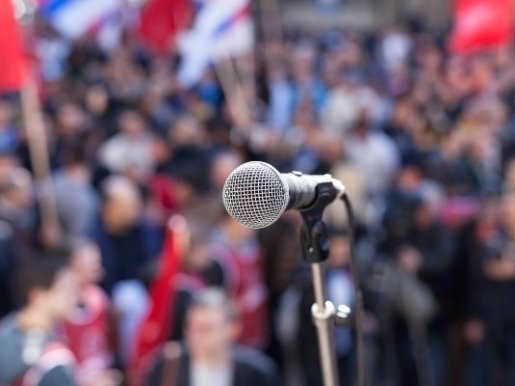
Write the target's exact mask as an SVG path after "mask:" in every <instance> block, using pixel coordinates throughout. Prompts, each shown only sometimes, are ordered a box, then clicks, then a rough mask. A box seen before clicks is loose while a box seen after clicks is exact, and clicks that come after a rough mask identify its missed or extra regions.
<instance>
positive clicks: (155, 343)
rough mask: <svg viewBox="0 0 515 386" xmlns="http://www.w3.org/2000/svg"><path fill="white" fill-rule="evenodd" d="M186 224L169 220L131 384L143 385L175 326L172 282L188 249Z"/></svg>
mask: <svg viewBox="0 0 515 386" xmlns="http://www.w3.org/2000/svg"><path fill="white" fill-rule="evenodd" d="M187 237H188V236H187V226H186V222H185V220H184V218H183V217H180V216H174V217H172V218H171V219H170V221H169V222H168V229H167V233H166V236H165V243H164V247H163V252H162V255H161V261H160V266H159V271H158V275H157V278H156V279H155V281H154V283H152V286H151V287H150V297H151V300H152V304H151V307H150V310H149V312H148V314H147V316H146V318H145V320H144V321H143V323H142V326H141V327H140V331H139V336H138V339H137V341H136V349H135V354H134V358H132V361H131V375H132V376H131V385H133V386H139V385H142V384H144V383H145V382H144V377H145V374H146V373H147V372H148V370H149V368H150V367H151V363H152V360H153V359H155V355H156V351H157V350H158V349H159V348H160V347H161V346H162V345H163V344H164V343H165V342H166V339H167V338H168V336H169V333H170V331H171V329H172V328H173V326H172V310H171V307H172V304H173V301H174V299H175V291H174V290H173V283H174V280H175V277H176V275H177V273H178V271H179V269H180V260H181V258H182V254H183V252H184V249H185V243H186V239H187Z"/></svg>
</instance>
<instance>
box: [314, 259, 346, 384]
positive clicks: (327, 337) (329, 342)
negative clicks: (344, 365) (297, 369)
mask: <svg viewBox="0 0 515 386" xmlns="http://www.w3.org/2000/svg"><path fill="white" fill-rule="evenodd" d="M311 273H312V276H313V289H314V292H315V304H313V307H312V308H311V314H312V316H313V322H314V323H315V326H316V329H317V335H318V348H319V351H320V363H321V368H322V377H323V380H324V385H325V386H339V382H338V372H337V369H338V367H337V365H336V351H335V348H334V334H333V331H332V329H333V326H334V317H335V315H336V308H335V307H334V305H333V303H331V302H330V301H326V294H325V286H324V274H323V267H322V264H321V263H312V264H311Z"/></svg>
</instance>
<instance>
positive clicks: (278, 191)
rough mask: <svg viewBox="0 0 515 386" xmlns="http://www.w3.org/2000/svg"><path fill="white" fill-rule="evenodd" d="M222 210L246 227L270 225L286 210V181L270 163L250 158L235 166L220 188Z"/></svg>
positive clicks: (287, 197)
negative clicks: (223, 208)
mask: <svg viewBox="0 0 515 386" xmlns="http://www.w3.org/2000/svg"><path fill="white" fill-rule="evenodd" d="M223 201H224V206H225V209H227V212H228V213H229V215H231V217H232V218H234V219H235V220H237V221H238V222H240V223H241V224H243V225H244V226H246V227H247V228H253V229H259V228H264V227H267V226H269V225H271V224H273V223H274V222H275V221H277V219H278V218H279V217H280V216H281V214H282V213H283V212H284V211H285V210H286V207H287V205H288V201H289V190H288V184H287V183H286V180H285V179H284V177H283V176H282V175H281V173H279V172H278V171H277V170H276V169H275V168H274V167H273V166H272V165H269V164H267V163H265V162H258V161H252V162H247V163H244V164H242V165H240V166H238V167H237V168H236V169H234V171H233V172H232V173H231V174H230V175H229V177H228V178H227V181H225V184H224V188H223Z"/></svg>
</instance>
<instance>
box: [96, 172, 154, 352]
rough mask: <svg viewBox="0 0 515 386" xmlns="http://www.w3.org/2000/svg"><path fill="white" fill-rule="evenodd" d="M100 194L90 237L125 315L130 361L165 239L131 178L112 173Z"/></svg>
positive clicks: (124, 343) (106, 284) (105, 283)
mask: <svg viewBox="0 0 515 386" xmlns="http://www.w3.org/2000/svg"><path fill="white" fill-rule="evenodd" d="M101 193H102V194H101V196H102V202H101V211H100V212H101V213H100V216H99V218H98V219H97V221H96V223H95V225H94V228H93V229H92V230H91V232H90V236H91V238H92V240H93V241H95V243H96V244H97V245H98V246H99V248H100V253H101V256H102V267H103V269H104V272H105V274H104V278H103V280H102V281H101V286H102V288H103V289H104V290H105V291H106V292H107V293H108V294H109V296H110V297H111V299H112V301H113V306H114V308H115V310H117V312H119V313H120V324H119V331H120V334H121V335H120V342H121V347H120V353H121V354H122V359H126V358H128V357H129V356H130V352H131V349H132V345H133V343H134V334H135V331H136V329H137V328H138V326H139V323H140V322H141V319H142V317H143V316H144V315H145V312H146V309H147V305H148V295H147V291H146V288H145V285H146V283H147V282H148V279H149V278H148V277H146V276H147V273H148V272H149V270H150V268H151V265H152V264H153V263H154V262H155V259H156V257H157V256H158V254H159V252H160V249H161V245H162V241H161V235H160V234H159V232H158V231H157V230H156V229H155V227H153V226H152V225H151V224H150V223H149V222H148V220H146V219H145V217H144V216H143V202H142V198H141V194H140V192H139V190H138V188H137V187H136V185H135V184H134V183H133V182H132V181H131V180H129V179H128V178H126V177H121V176H112V177H109V178H108V179H106V180H105V181H104V183H103V185H102V192H101Z"/></svg>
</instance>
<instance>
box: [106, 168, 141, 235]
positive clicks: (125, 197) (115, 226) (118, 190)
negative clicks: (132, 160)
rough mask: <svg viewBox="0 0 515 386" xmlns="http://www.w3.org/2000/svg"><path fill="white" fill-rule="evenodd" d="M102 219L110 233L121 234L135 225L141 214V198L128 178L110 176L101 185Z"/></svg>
mask: <svg viewBox="0 0 515 386" xmlns="http://www.w3.org/2000/svg"><path fill="white" fill-rule="evenodd" d="M102 197H103V202H102V219H103V221H104V224H105V225H106V226H107V228H108V229H109V230H110V231H114V232H123V231H125V230H127V229H129V228H131V227H132V226H134V225H136V223H137V222H138V221H139V219H140V217H141V213H142V205H143V203H142V198H141V193H140V192H139V190H138V188H137V186H136V185H135V184H134V183H133V182H132V181H131V180H129V179H128V178H126V177H122V176H112V177H109V178H107V179H106V180H105V181H104V183H103V185H102Z"/></svg>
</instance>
